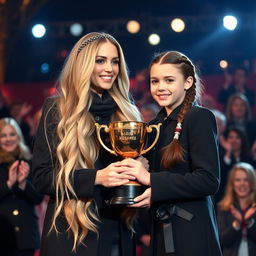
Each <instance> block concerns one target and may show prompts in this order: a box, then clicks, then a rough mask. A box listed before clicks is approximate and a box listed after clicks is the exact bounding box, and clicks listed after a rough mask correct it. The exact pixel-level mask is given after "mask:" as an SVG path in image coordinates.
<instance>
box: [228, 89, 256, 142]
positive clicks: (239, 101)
mask: <svg viewBox="0 0 256 256" xmlns="http://www.w3.org/2000/svg"><path fill="white" fill-rule="evenodd" d="M226 117H227V127H234V126H235V127H238V128H239V129H241V130H243V131H244V132H245V133H246V135H247V137H248V142H249V145H250V146H251V145H252V143H253V141H254V140H255V139H256V133H255V131H256V123H255V120H252V114H251V107H250V105H249V102H248V100H247V98H246V96H245V95H243V94H241V93H237V94H234V95H232V96H231V97H230V98H229V100H228V104H227V109H226Z"/></svg>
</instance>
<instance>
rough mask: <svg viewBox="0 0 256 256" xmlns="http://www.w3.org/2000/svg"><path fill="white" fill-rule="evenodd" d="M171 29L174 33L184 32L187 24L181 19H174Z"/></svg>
mask: <svg viewBox="0 0 256 256" xmlns="http://www.w3.org/2000/svg"><path fill="white" fill-rule="evenodd" d="M171 28H172V30H173V31H174V32H177V33H179V32H182V31H183V30H184V29H185V22H184V21H183V20H182V19H180V18H176V19H173V20H172V21H171Z"/></svg>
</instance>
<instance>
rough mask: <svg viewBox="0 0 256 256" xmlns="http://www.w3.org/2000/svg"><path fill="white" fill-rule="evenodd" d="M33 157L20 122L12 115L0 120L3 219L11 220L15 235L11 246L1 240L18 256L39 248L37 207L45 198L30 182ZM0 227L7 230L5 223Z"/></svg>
mask: <svg viewBox="0 0 256 256" xmlns="http://www.w3.org/2000/svg"><path fill="white" fill-rule="evenodd" d="M30 159H31V154H30V151H29V149H28V147H27V145H26V144H25V143H24V139H23V135H22V132H21V129H20V127H19V126H18V123H17V122H16V121H15V120H14V119H12V118H3V119H1V120H0V219H1V220H4V219H5V220H6V222H8V226H7V225H6V227H8V230H6V232H7V233H8V234H12V233H14V234H15V241H12V243H10V246H11V247H10V248H6V246H8V245H6V244H2V243H3V241H4V240H2V239H1V240H0V252H1V253H2V251H1V248H5V249H6V250H7V251H12V252H13V253H12V255H15V256H18V255H23V256H33V254H34V252H35V250H36V249H38V248H39V230H38V222H37V220H38V219H37V216H36V214H35V209H34V206H35V205H36V204H39V203H41V201H42V199H43V197H42V195H41V194H39V193H37V192H36V191H35V189H34V187H33V185H32V184H31V183H30V164H29V160H30ZM10 227H11V228H10ZM0 229H1V232H5V231H4V230H3V226H2V225H1V227H0ZM1 236H2V233H1ZM4 255H9V254H8V253H7V254H4Z"/></svg>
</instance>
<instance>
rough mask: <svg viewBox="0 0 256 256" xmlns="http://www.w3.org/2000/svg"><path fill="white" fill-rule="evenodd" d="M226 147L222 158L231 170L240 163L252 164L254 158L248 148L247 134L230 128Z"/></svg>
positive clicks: (227, 133) (226, 134) (226, 135)
mask: <svg viewBox="0 0 256 256" xmlns="http://www.w3.org/2000/svg"><path fill="white" fill-rule="evenodd" d="M225 139H226V143H225V147H224V154H223V155H222V156H220V157H222V158H223V161H224V163H225V165H226V168H227V169H228V170H230V169H231V168H232V167H233V165H234V164H236V163H239V162H247V163H250V164H251V163H252V156H251V153H250V148H249V146H248V140H247V137H246V134H245V133H244V132H243V131H242V130H240V129H239V128H236V127H230V128H228V129H227V131H226V132H225Z"/></svg>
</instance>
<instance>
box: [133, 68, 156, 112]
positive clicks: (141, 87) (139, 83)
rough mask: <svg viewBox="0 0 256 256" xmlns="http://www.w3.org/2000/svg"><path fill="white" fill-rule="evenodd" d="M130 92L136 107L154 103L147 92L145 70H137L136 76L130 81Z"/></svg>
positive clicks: (147, 82) (147, 85)
mask: <svg viewBox="0 0 256 256" xmlns="http://www.w3.org/2000/svg"><path fill="white" fill-rule="evenodd" d="M130 92H131V94H132V96H133V98H134V100H135V103H136V105H137V106H138V107H142V106H143V105H145V104H150V103H153V102H154V101H153V99H152V96H151V93H150V90H149V78H148V71H147V69H141V70H139V71H138V72H137V73H136V75H135V76H134V77H132V78H131V79H130Z"/></svg>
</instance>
